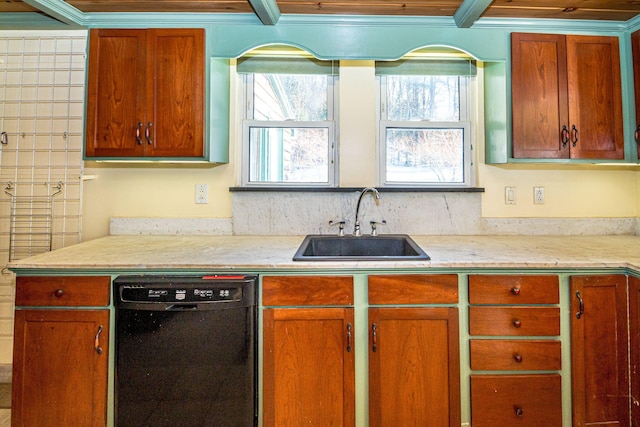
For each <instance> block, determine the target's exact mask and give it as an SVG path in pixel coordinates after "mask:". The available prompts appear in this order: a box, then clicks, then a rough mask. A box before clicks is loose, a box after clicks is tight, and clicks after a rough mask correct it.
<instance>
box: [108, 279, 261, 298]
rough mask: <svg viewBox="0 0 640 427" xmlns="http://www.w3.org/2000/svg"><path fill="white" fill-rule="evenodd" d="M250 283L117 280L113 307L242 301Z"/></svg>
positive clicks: (203, 280) (248, 281) (210, 280)
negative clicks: (127, 304) (123, 304)
mask: <svg viewBox="0 0 640 427" xmlns="http://www.w3.org/2000/svg"><path fill="white" fill-rule="evenodd" d="M254 282H255V277H254V276H217V275H209V276H152V275H143V276H120V277H118V278H117V279H116V280H115V281H114V288H115V289H114V290H115V291H116V303H125V304H126V303H141V304H145V303H166V304H180V303H183V304H203V303H204V304H206V303H214V302H236V301H242V300H243V298H245V297H247V296H248V295H245V292H249V293H251V292H252V291H251V290H252V289H254V286H253V283H254ZM245 299H246V298H245Z"/></svg>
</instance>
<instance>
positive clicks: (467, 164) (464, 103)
mask: <svg viewBox="0 0 640 427" xmlns="http://www.w3.org/2000/svg"><path fill="white" fill-rule="evenodd" d="M387 75H389V74H387ZM387 75H384V74H381V75H376V80H377V82H378V84H377V88H378V90H377V91H376V103H377V108H376V123H377V127H378V129H377V132H376V135H377V141H376V149H377V158H378V161H377V162H376V177H377V183H376V185H377V186H378V187H381V188H385V187H386V188H471V187H473V186H474V185H475V163H476V162H475V159H474V156H475V153H474V151H475V150H474V141H475V126H474V123H473V120H472V118H473V117H476V115H475V114H474V108H473V106H474V101H475V97H474V96H473V93H475V91H474V90H473V89H472V88H475V84H476V78H475V76H460V77H461V78H460V88H459V90H460V94H461V95H462V94H463V93H464V96H460V118H459V121H429V120H421V121H418V120H416V121H394V120H387V118H386V114H387V105H386V103H387V100H386V98H387V97H386V90H387V87H386V78H387ZM425 75H427V74H425ZM395 128H402V129H463V144H464V145H463V152H462V156H463V160H462V161H463V181H462V182H412V181H388V180H387V147H386V143H385V142H386V131H387V129H395Z"/></svg>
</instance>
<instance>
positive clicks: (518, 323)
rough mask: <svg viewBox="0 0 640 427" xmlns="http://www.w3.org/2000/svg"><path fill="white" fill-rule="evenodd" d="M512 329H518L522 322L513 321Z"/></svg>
mask: <svg viewBox="0 0 640 427" xmlns="http://www.w3.org/2000/svg"><path fill="white" fill-rule="evenodd" d="M513 327H514V328H520V327H522V322H521V321H520V320H514V321H513Z"/></svg>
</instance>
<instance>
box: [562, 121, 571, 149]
mask: <svg viewBox="0 0 640 427" xmlns="http://www.w3.org/2000/svg"><path fill="white" fill-rule="evenodd" d="M560 140H561V141H562V146H563V147H566V146H567V144H568V143H569V129H567V125H562V130H561V131H560Z"/></svg>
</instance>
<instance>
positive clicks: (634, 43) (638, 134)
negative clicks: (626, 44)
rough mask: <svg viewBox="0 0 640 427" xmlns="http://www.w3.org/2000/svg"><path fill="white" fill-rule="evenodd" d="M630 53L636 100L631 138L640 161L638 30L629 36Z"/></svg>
mask: <svg viewBox="0 0 640 427" xmlns="http://www.w3.org/2000/svg"><path fill="white" fill-rule="evenodd" d="M631 52H632V56H633V85H634V87H635V99H636V130H635V132H634V134H633V137H634V139H635V141H636V145H637V147H638V159H640V30H638V31H636V32H635V33H633V34H631Z"/></svg>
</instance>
